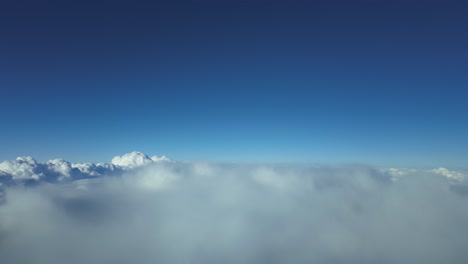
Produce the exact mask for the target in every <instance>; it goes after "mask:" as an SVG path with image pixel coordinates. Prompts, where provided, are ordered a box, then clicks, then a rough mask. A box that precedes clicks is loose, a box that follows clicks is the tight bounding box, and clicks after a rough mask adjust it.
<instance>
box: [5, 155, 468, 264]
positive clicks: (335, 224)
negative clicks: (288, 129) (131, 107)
mask: <svg viewBox="0 0 468 264" xmlns="http://www.w3.org/2000/svg"><path fill="white" fill-rule="evenodd" d="M140 154H141V153H140ZM140 154H137V153H133V154H132V153H130V154H128V155H123V156H121V157H119V159H116V160H115V163H114V160H113V163H106V164H101V165H97V164H95V165H94V166H95V167H93V166H92V165H91V164H89V166H85V165H83V164H81V165H80V166H81V167H80V166H77V165H76V164H73V163H67V162H65V161H62V160H54V161H49V162H47V163H43V164H41V163H37V162H32V161H31V160H29V159H28V160H29V161H22V162H19V161H18V162H16V161H15V162H9V163H8V164H7V163H2V164H3V165H2V168H5V167H6V168H8V169H7V170H3V169H2V170H3V171H5V173H4V174H8V175H10V177H13V176H11V175H13V174H14V175H15V176H14V177H15V178H17V179H23V178H28V177H32V176H31V175H38V176H37V178H38V179H43V178H47V177H48V175H46V173H56V174H54V176H53V178H57V175H61V176H63V177H65V178H64V179H75V178H74V177H75V176H73V175H74V170H78V171H79V172H80V173H82V174H85V175H91V172H96V171H98V170H97V169H96V168H98V167H99V166H100V167H99V168H102V167H105V168H106V169H104V170H102V171H101V172H100V173H96V174H95V175H93V176H92V177H86V178H83V177H82V178H79V177H78V178H76V180H57V181H56V182H55V183H56V184H50V182H46V181H45V182H43V184H39V185H35V186H34V187H27V185H26V186H25V185H19V184H18V185H12V186H10V187H8V188H5V192H6V194H7V200H6V202H4V203H3V204H2V205H1V206H0V263H7V264H9V263H47V264H50V263H52V264H54V263H72V264H74V263H466V261H467V260H468V253H467V252H466V250H465V247H466V244H467V243H468V235H467V234H465V233H466V230H467V229H468V206H467V202H468V200H467V197H466V196H464V195H459V193H458V192H454V191H453V190H452V187H453V186H454V185H456V186H464V184H465V183H464V181H456V183H454V182H453V181H451V180H450V177H449V176H447V175H446V174H447V173H446V172H445V171H444V170H436V171H420V170H409V169H386V170H377V169H373V168H371V167H366V166H344V167H312V166H301V165H294V166H293V165H264V164H256V165H253V164H250V165H247V164H212V163H184V162H155V161H154V159H152V158H149V157H148V156H146V155H144V154H141V155H140ZM149 160H151V161H152V162H150V161H149ZM26 163H27V164H32V165H31V166H24V164H26ZM4 164H7V165H8V166H6V165H4ZM34 164H35V165H34ZM106 166H107V167H106ZM38 167H46V168H47V170H43V169H38ZM11 168H17V169H18V172H15V173H16V174H15V173H13V172H14V170H13V169H11ZM29 168H32V169H31V170H30V169H29ZM112 170H114V171H115V170H118V171H119V173H118V174H115V173H112V174H111V175H113V176H117V177H103V176H105V175H107V174H106V173H107V172H109V171H112ZM20 172H21V173H20ZM103 172H104V173H103ZM441 172H443V173H441ZM38 173H39V174H38ZM41 173H42V175H40V174H41ZM452 174H453V173H452ZM26 175H29V176H26ZM66 175H68V176H66ZM0 177H6V176H0ZM59 178H60V177H59ZM59 178H57V179H59ZM395 179H398V180H395Z"/></svg>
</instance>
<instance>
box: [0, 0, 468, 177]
mask: <svg viewBox="0 0 468 264" xmlns="http://www.w3.org/2000/svg"><path fill="white" fill-rule="evenodd" d="M467 14H468V3H467V2H466V1H447V0H443V1H442V0H441V1H410V0H406V1H384V0H368V1H349V0H347V1H333V0H328V1H223V0H218V1H204V0H198V1H166V2H161V1H151V2H146V1H145V2H139V1H115V0H113V1H99V0H98V1H89V2H87V1H73V2H72V1H70V2H68V1H47V2H46V1H39V0H37V1H21V0H14V1H13V0H12V1H1V2H0V92H1V93H0V96H1V97H0V98H1V104H0V106H1V108H2V111H0V118H1V123H0V124H1V126H2V128H1V130H0V131H1V132H0V133H1V134H0V160H4V159H13V158H15V157H16V156H19V155H32V156H34V157H36V158H37V159H39V160H46V159H49V158H54V157H63V158H65V159H69V160H73V161H106V160H109V159H110V158H111V157H112V156H114V155H117V154H123V153H126V152H129V151H132V150H140V151H143V152H146V153H148V154H158V155H160V154H166V155H168V156H170V157H172V158H174V159H179V160H199V159H203V160H222V161H286V162H291V161H292V162H304V161H306V162H308V161H311V162H326V163H335V162H339V163H341V162H360V163H369V164H374V165H378V166H407V167H421V166H423V167H435V166H448V167H464V168H466V167H468V166H467V165H466V164H467V161H468V104H467V102H468V15H467Z"/></svg>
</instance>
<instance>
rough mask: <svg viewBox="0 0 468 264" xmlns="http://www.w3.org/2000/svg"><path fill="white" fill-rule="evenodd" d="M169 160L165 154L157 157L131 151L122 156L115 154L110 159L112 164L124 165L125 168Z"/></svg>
mask: <svg viewBox="0 0 468 264" xmlns="http://www.w3.org/2000/svg"><path fill="white" fill-rule="evenodd" d="M167 161H170V159H169V158H167V157H166V156H162V157H158V156H153V157H151V158H150V157H148V156H147V155H145V154H143V153H141V152H138V151H133V152H130V153H127V154H125V155H122V156H116V157H114V158H113V159H112V164H114V165H117V166H121V167H125V168H136V167H141V166H145V165H148V164H151V163H154V162H167Z"/></svg>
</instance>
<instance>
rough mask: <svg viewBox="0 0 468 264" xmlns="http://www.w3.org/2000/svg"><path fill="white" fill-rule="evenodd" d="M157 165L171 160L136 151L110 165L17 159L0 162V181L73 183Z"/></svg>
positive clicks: (117, 157)
mask: <svg viewBox="0 0 468 264" xmlns="http://www.w3.org/2000/svg"><path fill="white" fill-rule="evenodd" d="M159 162H171V160H170V159H169V158H167V157H166V156H162V157H157V156H154V157H151V158H150V157H148V156H147V155H145V154H143V153H141V152H137V151H134V152H131V153H128V154H125V155H122V156H116V157H114V158H113V159H112V162H111V163H71V162H68V161H66V160H63V159H53V160H49V161H47V162H45V163H39V162H37V161H36V160H35V159H33V158H32V157H18V158H17V159H16V160H13V161H4V162H1V163H0V182H4V183H5V182H8V183H37V182H40V181H45V182H64V181H75V180H81V179H87V178H94V177H98V176H112V175H121V174H122V173H123V172H125V171H127V170H130V169H135V168H138V167H141V166H145V165H149V164H153V163H159Z"/></svg>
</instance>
